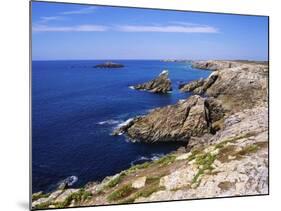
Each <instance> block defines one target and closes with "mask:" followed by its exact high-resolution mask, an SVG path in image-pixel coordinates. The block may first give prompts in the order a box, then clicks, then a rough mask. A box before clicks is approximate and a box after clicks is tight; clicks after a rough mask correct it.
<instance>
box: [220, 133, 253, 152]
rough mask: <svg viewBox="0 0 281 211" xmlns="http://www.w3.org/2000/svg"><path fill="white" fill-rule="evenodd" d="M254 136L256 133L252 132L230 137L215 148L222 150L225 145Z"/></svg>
mask: <svg viewBox="0 0 281 211" xmlns="http://www.w3.org/2000/svg"><path fill="white" fill-rule="evenodd" d="M254 135H256V133H254V132H248V133H244V134H241V135H238V136H234V137H231V138H227V139H225V140H223V141H222V142H220V143H218V144H217V145H216V146H215V148H216V149H217V148H222V147H224V146H225V145H226V144H227V143H232V142H235V141H237V140H239V139H242V138H249V137H251V136H254Z"/></svg>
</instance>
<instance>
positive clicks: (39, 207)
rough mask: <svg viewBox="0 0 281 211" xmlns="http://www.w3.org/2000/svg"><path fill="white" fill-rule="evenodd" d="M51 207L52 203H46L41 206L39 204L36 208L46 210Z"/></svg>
mask: <svg viewBox="0 0 281 211" xmlns="http://www.w3.org/2000/svg"><path fill="white" fill-rule="evenodd" d="M50 205H51V203H50V202H44V203H41V204H37V205H36V206H35V207H34V208H35V209H46V208H48V207H49V206H50Z"/></svg>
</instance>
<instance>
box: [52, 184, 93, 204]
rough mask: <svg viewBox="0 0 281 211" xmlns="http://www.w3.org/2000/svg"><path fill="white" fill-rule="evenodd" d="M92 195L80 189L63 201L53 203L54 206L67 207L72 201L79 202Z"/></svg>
mask: <svg viewBox="0 0 281 211" xmlns="http://www.w3.org/2000/svg"><path fill="white" fill-rule="evenodd" d="M90 197H92V193H91V192H89V191H86V190H85V189H83V188H82V189H80V190H79V191H78V192H75V193H72V194H70V195H69V196H68V197H67V198H66V199H65V200H64V201H63V202H60V203H56V204H54V205H55V207H56V208H63V207H68V206H69V205H70V204H71V202H72V201H74V203H79V202H81V201H85V200H86V199H89V198H90Z"/></svg>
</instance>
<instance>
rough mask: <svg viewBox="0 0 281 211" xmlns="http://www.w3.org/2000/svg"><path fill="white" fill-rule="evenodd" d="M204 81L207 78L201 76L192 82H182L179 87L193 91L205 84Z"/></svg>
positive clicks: (182, 89) (181, 89)
mask: <svg viewBox="0 0 281 211" xmlns="http://www.w3.org/2000/svg"><path fill="white" fill-rule="evenodd" d="M204 83H205V80H204V79H202V78H201V79H199V80H196V81H192V82H190V83H186V84H180V85H179V89H180V91H181V92H192V91H193V90H194V89H196V88H198V87H201V86H203V84H204Z"/></svg>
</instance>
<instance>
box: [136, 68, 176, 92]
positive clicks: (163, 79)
mask: <svg viewBox="0 0 281 211" xmlns="http://www.w3.org/2000/svg"><path fill="white" fill-rule="evenodd" d="M133 88H134V89H138V90H146V91H149V92H154V93H163V94H164V93H168V92H169V91H172V83H171V80H170V79H169V78H168V71H167V70H164V71H162V72H161V73H160V74H159V76H158V77H157V78H155V79H154V80H152V81H149V82H146V83H143V84H138V85H135V86H133Z"/></svg>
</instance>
